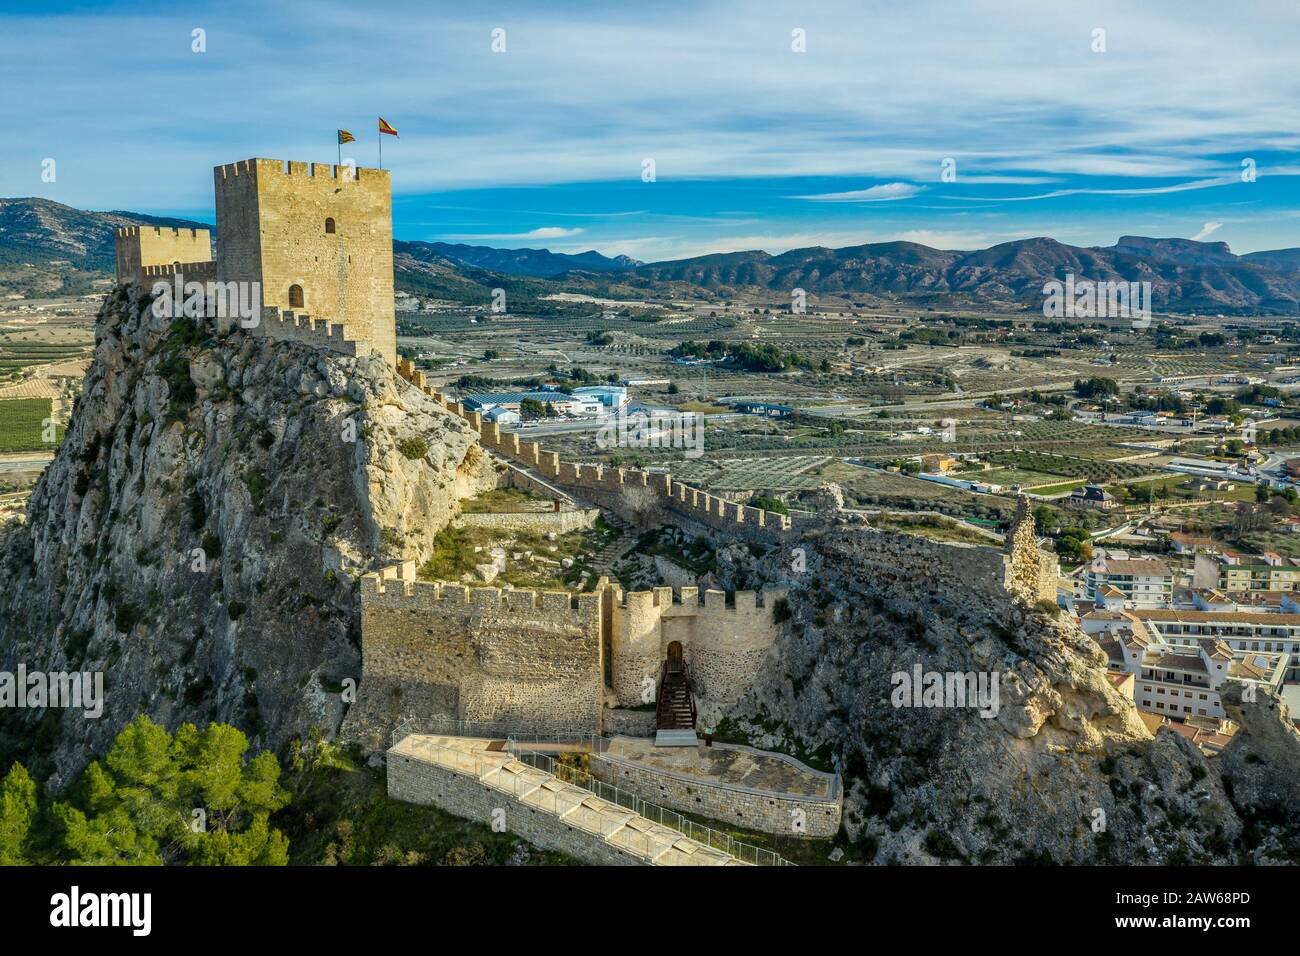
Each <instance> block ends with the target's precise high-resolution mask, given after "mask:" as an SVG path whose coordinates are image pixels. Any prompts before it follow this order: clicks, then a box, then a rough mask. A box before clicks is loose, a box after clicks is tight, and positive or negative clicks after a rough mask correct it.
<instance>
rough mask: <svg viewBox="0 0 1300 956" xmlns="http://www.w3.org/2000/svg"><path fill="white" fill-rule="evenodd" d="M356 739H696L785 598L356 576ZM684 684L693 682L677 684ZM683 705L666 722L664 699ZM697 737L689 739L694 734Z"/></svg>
mask: <svg viewBox="0 0 1300 956" xmlns="http://www.w3.org/2000/svg"><path fill="white" fill-rule="evenodd" d="M360 590H361V633H362V646H363V654H364V662H363V665H364V677H363V680H362V686H361V690H362V693H361V694H360V699H359V700H358V703H357V705H356V708H354V710H355V713H349V715H348V720H349V723H350V728H349V733H350V734H353V735H356V736H358V737H363V736H366V735H367V734H378V733H380V732H383V731H386V730H389V729H391V728H392V727H393V726H395V724H396V723H398V722H399V721H400V719H401V718H403V717H408V716H412V715H417V716H425V715H445V716H449V717H454V718H456V719H460V720H466V721H471V722H478V723H493V724H504V725H507V726H510V727H513V728H515V729H517V730H519V731H526V732H532V733H560V732H565V731H580V732H586V733H599V732H615V733H616V732H624V731H636V732H638V733H639V734H643V735H647V736H648V735H653V734H655V733H656V731H657V730H662V729H668V730H672V729H677V730H682V731H693V730H694V727H695V718H696V708H697V707H698V708H699V711H700V714H701V718H702V720H703V721H704V722H707V721H709V720H712V719H716V717H717V716H719V715H720V714H721V713H722V712H723V711H725V710H726V709H727V708H729V707H731V706H732V705H734V704H735V703H736V702H737V701H738V700H739V699H740V696H741V694H742V693H743V692H744V691H745V690H747V689H748V688H749V686H750V684H751V683H752V682H753V679H754V677H755V676H756V675H757V673H758V670H759V667H760V665H761V664H762V662H763V659H764V657H765V655H766V654H767V652H768V650H769V649H770V648H771V647H772V646H773V645H774V644H775V643H776V635H777V626H776V623H775V615H774V609H775V605H776V602H777V601H778V600H780V598H781V597H782V596H783V593H782V592H781V591H772V590H769V591H765V592H762V593H755V592H753V591H737V592H735V595H734V598H733V599H732V603H728V600H727V595H726V594H725V593H724V592H722V591H715V590H709V591H705V592H704V594H703V595H701V594H700V593H699V589H698V588H693V587H683V588H681V589H680V592H679V600H678V601H674V595H673V589H672V588H670V587H659V588H655V589H653V590H651V591H634V592H631V593H624V591H623V590H622V588H620V587H619V586H618V585H617V584H611V583H609V582H608V581H607V580H605V579H603V578H602V579H601V580H600V581H599V582H598V583H597V585H596V587H595V590H594V591H592V592H588V593H570V592H568V591H542V592H536V591H532V590H522V589H519V590H515V589H504V590H503V589H500V588H496V587H468V586H466V585H462V584H451V583H441V582H433V581H420V580H417V578H416V571H415V562H413V561H408V562H404V563H403V564H400V565H395V566H392V567H389V568H385V569H383V570H382V571H378V572H374V573H371V574H367V575H365V576H363V577H362V578H361V582H360ZM687 674H689V678H687V677H686V675H687ZM674 686H681V687H683V689H684V690H685V691H686V692H687V694H688V695H689V700H685V701H681V702H680V703H681V704H682V705H683V706H682V712H681V713H680V714H678V713H674V704H675V703H677V702H674V701H672V700H671V699H670V698H671V697H672V689H673V687H674ZM688 736H689V737H691V738H693V737H694V734H693V733H690V734H689V735H688Z"/></svg>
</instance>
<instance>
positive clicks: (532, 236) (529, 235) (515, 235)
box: [446, 226, 586, 242]
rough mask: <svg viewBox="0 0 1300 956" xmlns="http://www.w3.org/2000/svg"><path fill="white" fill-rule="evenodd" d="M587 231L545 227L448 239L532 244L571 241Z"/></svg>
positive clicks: (470, 234) (463, 235)
mask: <svg viewBox="0 0 1300 956" xmlns="http://www.w3.org/2000/svg"><path fill="white" fill-rule="evenodd" d="M585 231H586V230H585V229H565V228H564V227H563V226H543V227H541V228H540V229H530V230H529V231H528V232H482V233H454V234H451V235H448V236H447V237H446V238H448V239H455V240H457V241H462V242H466V241H470V242H487V241H489V240H490V241H493V242H505V241H509V242H531V241H536V240H543V241H544V240H548V239H569V238H571V237H573V236H580V235H582V234H583V233H584V232H585Z"/></svg>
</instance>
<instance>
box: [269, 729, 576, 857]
mask: <svg viewBox="0 0 1300 956" xmlns="http://www.w3.org/2000/svg"><path fill="white" fill-rule="evenodd" d="M284 782H285V785H286V786H287V787H288V788H289V790H290V792H291V793H292V794H293V797H292V799H291V800H290V802H289V805H288V806H287V807H285V808H284V809H283V810H281V811H280V812H279V813H277V814H276V815H275V817H274V818H273V819H272V826H276V827H279V828H281V829H282V830H283V832H284V833H285V834H286V836H288V838H289V862H290V864H294V865H300V866H314V865H325V866H376V865H398V866H420V865H427V866H437V865H452V866H466V865H484V866H493V865H501V864H504V863H506V862H507V861H508V860H509V859H510V858H511V857H512V856H513V855H514V854H515V853H516V852H517V848H518V847H519V844H521V843H523V842H524V841H523V840H521V839H520V838H519V837H517V836H515V835H513V834H511V833H494V832H493V831H492V828H491V827H489V826H487V825H486V823H472V822H470V821H469V820H463V819H461V818H460V817H456V816H452V815H451V814H449V813H446V812H444V811H442V810H439V809H438V808H436V807H424V806H416V805H415V804H411V803H402V802H400V801H397V800H392V799H390V798H389V797H388V793H387V787H386V785H385V782H384V774H383V771H382V770H372V769H369V768H364V767H361V766H359V765H358V764H357V763H356V762H355V761H354V760H352V759H350V758H349V757H347V756H346V755H344V754H343V753H342V752H341V751H339V750H338V749H337V748H335V747H333V746H332V745H328V744H320V745H318V746H317V748H316V749H315V750H314V751H313V752H312V753H310V754H309V755H308V756H307V757H306V758H299V759H296V760H294V761H292V762H291V766H290V768H289V770H288V772H287V773H286V775H285V778H284ZM575 862H576V861H575V860H573V859H571V858H569V857H567V856H564V855H563V854H560V853H552V852H549V851H546V850H539V849H537V848H536V847H529V852H528V863H529V864H530V865H551V866H556V865H560V866H563V865H569V864H573V863H575Z"/></svg>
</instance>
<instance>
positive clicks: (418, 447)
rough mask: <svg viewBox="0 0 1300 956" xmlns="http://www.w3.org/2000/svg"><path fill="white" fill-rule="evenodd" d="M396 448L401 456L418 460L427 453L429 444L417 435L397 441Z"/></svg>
mask: <svg viewBox="0 0 1300 956" xmlns="http://www.w3.org/2000/svg"><path fill="white" fill-rule="evenodd" d="M397 450H398V451H400V452H401V453H402V457H403V458H406V459H409V460H410V461H419V460H421V459H422V458H424V456H425V455H427V454H429V445H428V443H427V442H426V441H425V440H424V439H423V438H420V437H419V436H418V435H417V436H414V437H412V438H403V439H402V440H401V441H399V442H398V443H397Z"/></svg>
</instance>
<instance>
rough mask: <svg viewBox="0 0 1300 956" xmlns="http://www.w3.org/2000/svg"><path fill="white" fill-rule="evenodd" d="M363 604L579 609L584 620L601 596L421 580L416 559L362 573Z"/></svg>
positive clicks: (561, 612)
mask: <svg viewBox="0 0 1300 956" xmlns="http://www.w3.org/2000/svg"><path fill="white" fill-rule="evenodd" d="M360 587H361V600H362V605H363V607H377V608H378V607H383V608H390V609H391V608H406V609H409V610H413V611H414V610H420V609H430V610H437V609H439V608H440V607H457V608H475V609H479V610H486V609H497V610H501V611H505V612H512V611H544V612H552V613H558V614H559V615H560V616H561V617H563V615H564V614H565V612H569V611H576V612H579V613H578V615H577V617H578V618H579V619H581V620H583V621H587V620H593V619H596V618H598V617H599V614H600V602H601V596H600V594H599V592H597V593H591V594H586V593H573V592H569V591H533V590H528V589H522V588H521V589H514V588H496V587H470V586H469V585H465V584H453V583H450V582H445V581H421V580H418V579H417V577H416V571H415V562H414V561H407V562H404V563H402V564H400V565H393V566H390V567H387V568H384V569H383V570H382V571H376V572H372V573H370V574H366V575H362V577H361V582H360Z"/></svg>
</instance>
